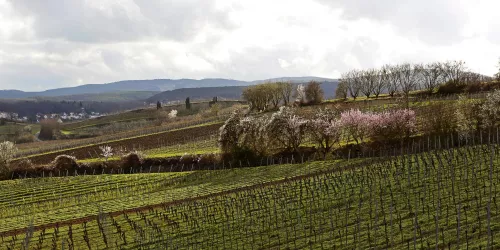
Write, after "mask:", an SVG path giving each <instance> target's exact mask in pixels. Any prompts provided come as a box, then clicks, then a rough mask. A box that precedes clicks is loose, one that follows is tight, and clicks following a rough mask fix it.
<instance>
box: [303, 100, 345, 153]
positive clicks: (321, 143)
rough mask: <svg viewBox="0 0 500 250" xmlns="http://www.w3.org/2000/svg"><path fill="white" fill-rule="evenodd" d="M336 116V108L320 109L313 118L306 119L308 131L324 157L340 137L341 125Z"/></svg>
mask: <svg viewBox="0 0 500 250" xmlns="http://www.w3.org/2000/svg"><path fill="white" fill-rule="evenodd" d="M337 116H338V112H337V110H331V109H320V110H319V112H318V113H316V115H315V118H314V119H312V120H309V121H308V126H307V130H308V133H309V135H310V137H311V138H312V139H313V140H314V142H316V144H317V145H318V147H319V149H320V150H321V152H323V154H324V157H326V155H327V154H328V153H329V152H330V151H331V149H332V148H333V146H334V145H335V144H336V143H339V142H340V139H341V135H342V127H341V124H340V121H339V120H338V119H337Z"/></svg>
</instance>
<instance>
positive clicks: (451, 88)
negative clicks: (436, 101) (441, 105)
mask: <svg viewBox="0 0 500 250" xmlns="http://www.w3.org/2000/svg"><path fill="white" fill-rule="evenodd" d="M466 87H467V85H465V84H458V83H455V82H454V81H448V82H447V83H445V84H442V85H441V86H439V88H438V91H437V93H438V94H442V95H451V94H458V93H463V92H465V89H466Z"/></svg>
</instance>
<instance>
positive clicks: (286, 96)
mask: <svg viewBox="0 0 500 250" xmlns="http://www.w3.org/2000/svg"><path fill="white" fill-rule="evenodd" d="M278 85H279V86H280V90H281V98H282V99H283V104H284V105H285V106H288V104H290V99H291V98H292V92H293V85H292V83H291V82H278Z"/></svg>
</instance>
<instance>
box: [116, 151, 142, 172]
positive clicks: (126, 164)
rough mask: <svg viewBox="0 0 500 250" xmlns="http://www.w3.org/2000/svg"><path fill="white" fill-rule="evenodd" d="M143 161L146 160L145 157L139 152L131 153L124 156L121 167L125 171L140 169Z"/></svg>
mask: <svg viewBox="0 0 500 250" xmlns="http://www.w3.org/2000/svg"><path fill="white" fill-rule="evenodd" d="M143 159H144V157H143V154H142V153H140V152H138V151H134V152H130V153H128V154H126V155H124V156H122V159H121V166H122V168H123V169H125V170H130V169H133V168H138V167H140V166H141V165H142V161H143Z"/></svg>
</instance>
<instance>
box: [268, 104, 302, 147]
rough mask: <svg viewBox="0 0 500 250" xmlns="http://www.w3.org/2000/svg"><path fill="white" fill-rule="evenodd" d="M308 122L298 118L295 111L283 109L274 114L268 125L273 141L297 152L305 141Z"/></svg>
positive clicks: (287, 108) (269, 134)
mask: <svg viewBox="0 0 500 250" xmlns="http://www.w3.org/2000/svg"><path fill="white" fill-rule="evenodd" d="M306 127H307V120H305V119H303V118H301V117H299V116H297V115H296V114H295V110H294V109H292V108H289V107H281V108H280V110H279V111H278V112H276V113H274V114H273V115H272V116H271V118H270V119H269V121H268V123H267V125H266V131H267V132H268V136H269V138H270V139H271V140H273V141H274V142H276V143H277V144H278V145H279V146H281V147H283V148H286V149H287V150H291V151H293V152H297V151H298V149H299V146H300V144H301V143H302V141H303V139H304V134H305V131H306Z"/></svg>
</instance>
